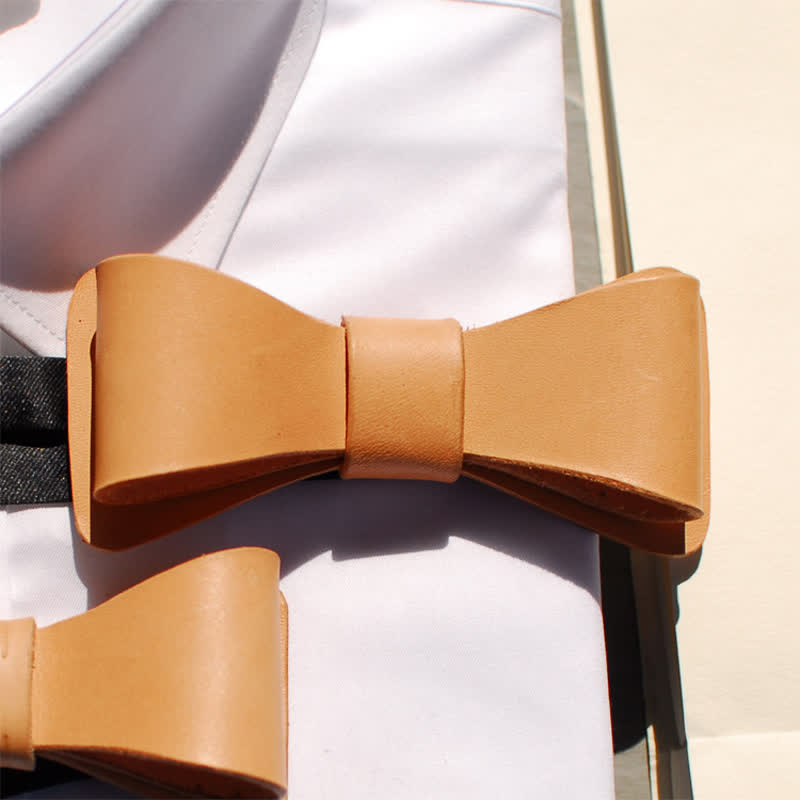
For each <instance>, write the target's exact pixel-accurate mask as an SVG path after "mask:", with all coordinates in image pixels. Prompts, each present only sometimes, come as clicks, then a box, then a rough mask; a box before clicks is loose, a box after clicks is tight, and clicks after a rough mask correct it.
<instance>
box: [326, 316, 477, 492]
mask: <svg viewBox="0 0 800 800" xmlns="http://www.w3.org/2000/svg"><path fill="white" fill-rule="evenodd" d="M344 328H345V339H346V343H347V439H346V445H345V453H344V461H343V464H342V467H341V469H340V474H341V476H342V477H343V478H394V479H406V480H430V481H440V482H443V483H452V482H453V481H455V480H457V479H458V477H459V475H460V474H461V464H462V461H463V458H464V346H463V342H462V335H461V326H460V325H459V324H458V322H456V320H454V319H443V320H412V319H381V318H372V317H345V318H344Z"/></svg>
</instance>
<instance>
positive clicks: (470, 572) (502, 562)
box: [0, 0, 613, 800]
mask: <svg viewBox="0 0 800 800" xmlns="http://www.w3.org/2000/svg"><path fill="white" fill-rule="evenodd" d="M255 2H257V3H260V2H261V0H255ZM550 11H551V12H556V11H557V8H555V7H553V8H550ZM561 80H562V79H561V63H560V23H559V19H558V17H557V14H556V15H555V16H554V14H553V13H548V14H543V13H540V12H538V11H536V10H532V9H529V8H520V7H516V6H515V5H514V4H510V5H504V4H497V3H491V4H482V3H473V2H470V3H463V2H455V1H451V0H381V2H374V1H372V2H370V1H369V0H329V3H328V9H327V15H326V19H325V24H324V27H323V33H322V37H321V39H320V44H319V47H318V49H317V52H316V54H315V56H314V59H313V61H312V64H311V67H310V69H309V72H308V74H307V76H306V79H305V81H304V83H303V85H302V87H301V89H300V92H299V95H298V97H297V100H296V102H295V104H294V106H293V107H292V109H291V111H290V113H289V116H288V119H287V120H286V123H285V126H284V128H283V130H282V132H281V134H280V136H279V137H278V139H277V142H276V144H275V147H274V149H273V151H272V153H271V155H270V158H269V160H268V162H267V165H266V167H265V169H264V171H263V173H262V174H261V177H260V178H259V180H258V182H257V184H256V186H255V189H254V192H253V194H252V196H251V197H250V199H249V201H248V204H247V206H246V209H245V212H244V215H243V216H242V218H241V220H240V222H239V225H238V227H237V229H236V231H235V233H234V235H233V237H232V239H231V242H230V245H229V247H228V249H227V252H226V253H225V255H224V258H223V259H222V262H221V264H220V268H221V269H223V270H224V271H226V272H229V273H231V274H234V275H236V276H237V277H240V278H243V279H245V280H247V281H249V282H251V283H254V284H255V285H257V286H260V287H261V288H264V289H265V290H267V291H270V292H271V293H273V294H275V295H276V296H278V297H279V298H281V299H282V300H284V301H286V302H289V303H292V304H294V305H296V306H297V307H299V308H301V309H302V310H303V311H306V312H308V313H311V314H315V315H318V316H320V317H323V318H325V319H328V320H331V321H338V318H339V316H340V315H341V314H342V313H356V314H365V313H366V314H369V313H373V314H377V313H380V314H387V315H388V314H396V315H403V316H442V315H447V316H450V315H453V316H456V317H458V318H459V319H460V320H461V322H462V323H463V324H465V325H474V324H482V323H486V322H491V321H494V320H497V319H501V318H505V317H508V316H511V315H513V314H516V313H520V312H522V311H526V310H528V309H530V308H532V307H534V306H536V305H539V304H542V303H545V302H549V301H552V300H556V299H559V298H562V297H565V296H567V295H568V294H570V293H571V291H572V269H571V259H570V250H569V231H568V226H567V213H566V196H565V192H566V187H565V153H564V147H565V145H564V142H565V137H564V130H563V124H564V123H563V89H562V86H561ZM87 135H88V133H87ZM201 213H202V212H201ZM170 252H172V253H173V254H178V253H179V252H180V249H172V250H170ZM183 255H187V253H186V252H184V253H183ZM210 263H211V265H213V262H210ZM0 319H2V321H3V323H4V325H5V324H7V323H8V321H9V320H11V319H12V318H11V317H9V316H3V317H2V318H0ZM11 332H12V333H14V332H15V329H13V327H12V330H11ZM220 335H221V336H223V335H224V331H221V332H220ZM4 524H5V531H4V532H3V534H2V535H1V536H0V580H2V581H4V584H5V593H3V585H2V584H0V602H5V604H6V608H5V609H3V608H0V613H6V614H7V615H10V616H22V615H26V614H32V615H34V616H36V617H37V619H38V621H39V622H40V623H42V624H43V623H47V622H50V621H53V620H56V619H59V618H62V617H64V616H68V615H70V614H74V613H77V612H79V611H81V610H83V609H84V608H85V607H86V606H87V605H90V604H93V603H97V602H99V601H101V600H103V599H105V598H106V597H109V596H111V595H112V594H114V593H116V592H118V591H119V590H121V589H123V588H125V587H127V586H129V585H131V584H133V583H135V582H136V581H138V580H141V579H142V578H144V577H146V576H147V575H149V574H152V573H153V572H154V571H156V570H159V569H162V568H164V567H166V566H168V565H171V564H175V563H178V562H180V561H183V560H185V559H186V558H188V557H190V556H191V555H194V554H197V553H201V552H206V551H208V550H212V549H218V548H221V547H226V546H231V545H234V544H244V543H250V544H261V545H264V546H267V547H272V548H274V549H276V550H277V551H278V552H279V553H280V555H281V559H282V568H283V580H282V588H283V591H284V593H285V594H286V597H287V600H288V602H289V607H290V719H291V733H290V781H291V796H292V797H293V798H295V799H296V800H304V799H305V798H308V800H312V799H313V800H317V799H318V798H328V797H330V798H341V797H348V798H355V799H358V798H375V797H380V798H387V799H388V800H392V799H393V798H398V799H399V798H404V799H405V798H407V797H410V796H420V797H430V798H436V800H439V799H440V798H441V799H445V798H463V797H465V796H468V795H471V794H473V793H476V792H481V793H483V792H491V793H492V794H493V795H494V796H498V797H508V798H522V797H534V796H539V797H548V798H560V797H564V798H581V799H582V798H586V797H592V798H610V797H611V796H612V795H613V785H612V781H613V779H612V770H611V743H610V726H609V713H608V700H607V687H606V676H605V657H604V650H603V629H602V619H601V615H600V608H599V579H598V570H597V539H596V537H595V536H594V535H591V534H588V533H587V532H585V531H583V530H581V529H578V528H576V527H575V526H572V525H569V524H567V523H564V522H562V521H559V520H555V519H553V518H552V517H550V516H548V515H546V514H544V513H542V512H539V511H537V510H536V509H533V508H531V507H529V506H527V505H525V504H523V503H520V502H517V501H515V500H513V499H510V498H508V497H505V496H503V495H501V494H500V493H498V492H494V491H492V490H490V489H487V488H485V487H481V486H479V485H477V484H475V483H473V482H470V481H467V480H462V481H459V482H458V483H457V484H454V485H452V486H445V485H438V484H424V483H421V484H418V483H400V482H396V483H394V482H393V483H388V482H387V483H384V482H372V481H363V482H360V481H355V482H340V481H322V482H307V483H303V484H298V485H295V486H291V487H288V488H286V489H282V490H280V491H277V492H275V493H272V494H271V495H267V496H265V497H262V498H259V499H257V500H255V501H253V502H251V503H248V504H246V505H245V506H242V507H240V508H238V509H234V510H232V511H229V512H226V513H225V514H222V515H220V516H218V517H216V518H215V519H212V520H209V521H207V522H205V523H202V524H199V525H196V526H193V527H192V528H190V529H187V530H184V531H181V532H178V533H177V534H174V535H171V536H169V537H166V538H164V539H162V540H160V541H157V542H153V543H150V544H147V545H144V546H142V547H140V548H137V549H135V550H133V551H129V552H125V553H103V552H100V551H97V550H93V549H92V548H89V547H87V546H85V545H84V544H82V543H81V542H80V540H79V538H78V537H77V535H76V534H75V533H74V532H73V531H72V529H71V525H70V514H69V509H66V508H60V507H53V508H44V509H43V508H37V509H16V510H12V511H9V512H8V513H7V514H5V515H4Z"/></svg>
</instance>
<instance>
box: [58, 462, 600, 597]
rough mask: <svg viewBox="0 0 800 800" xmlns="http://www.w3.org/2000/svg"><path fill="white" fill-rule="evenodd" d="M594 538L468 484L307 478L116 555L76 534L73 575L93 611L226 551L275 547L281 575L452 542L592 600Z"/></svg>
mask: <svg viewBox="0 0 800 800" xmlns="http://www.w3.org/2000/svg"><path fill="white" fill-rule="evenodd" d="M543 534H546V535H543ZM592 535H593V534H590V533H588V532H587V531H585V530H583V529H581V528H578V527H576V526H574V525H572V524H570V523H568V522H566V521H563V520H560V519H558V518H556V517H553V516H551V515H550V514H547V513H546V512H544V511H541V510H540V509H537V508H534V507H532V506H529V505H528V504H526V503H523V502H522V501H520V500H517V499H515V498H513V497H509V496H507V495H504V494H502V493H501V492H498V491H496V490H493V489H490V488H488V487H486V486H483V485H481V484H478V483H476V482H474V481H471V480H468V479H464V478H462V479H461V480H459V481H458V482H457V483H455V484H452V485H445V484H435V483H424V482H411V481H409V482H401V481H369V480H362V481H338V480H333V481H306V482H304V483H299V484H294V485H293V486H289V487H286V488H284V489H279V490H277V491H275V492H272V493H270V494H268V495H264V496H262V497H259V498H256V499H254V500H251V501H250V502H248V503H245V504H244V505H241V506H239V507H238V508H234V509H231V510H229V511H226V512H224V513H223V514H220V515H218V516H216V517H214V518H212V519H210V520H206V521H205V522H202V523H199V524H196V525H193V526H191V527H190V528H186V529H185V530H182V531H178V532H176V533H174V534H171V535H169V536H166V537H164V538H162V539H160V540H158V541H155V542H149V543H148V544H145V545H141V546H140V547H137V548H133V549H132V550H128V551H124V552H119V553H111V552H104V551H100V550H97V549H95V548H92V547H90V546H88V545H86V544H85V543H84V542H83V541H82V540H81V539H80V536H79V535H78V534H77V532H76V531H74V530H73V537H74V539H75V542H74V544H75V546H74V555H75V562H76V569H77V572H78V575H79V577H80V578H81V580H82V581H83V582H84V584H85V585H86V586H87V589H88V592H89V602H90V605H92V606H94V605H96V604H98V603H100V602H103V601H104V600H106V599H108V598H110V597H112V596H113V595H115V594H117V593H119V592H120V591H123V590H124V589H126V588H128V587H130V586H132V585H134V584H135V583H138V582H140V581H142V580H144V579H145V578H147V577H149V576H150V575H152V574H154V573H156V572H159V571H161V570H164V569H167V568H169V567H171V566H175V565H176V564H179V563H181V562H184V561H187V560H188V559H190V558H194V557H196V556H199V555H202V554H204V553H208V552H213V551H218V550H224V549H227V548H230V547H239V546H259V547H266V548H269V549H271V550H275V551H276V552H277V553H278V555H279V556H280V558H281V574H282V576H284V577H285V576H286V575H289V574H290V573H292V572H293V571H294V570H296V569H298V568H300V567H301V566H302V565H303V564H305V563H307V562H309V561H311V560H312V559H314V558H316V557H317V556H319V555H321V554H324V553H327V552H331V553H332V555H333V558H334V560H345V559H353V558H364V557H370V556H388V555H392V554H397V553H408V552H418V551H425V550H438V549H442V548H445V547H447V545H448V542H449V539H450V537H451V536H455V537H460V538H463V539H465V540H469V541H472V542H475V543H477V544H480V545H482V546H484V547H487V548H491V549H493V550H496V551H499V552H502V553H504V554H506V555H509V556H511V557H513V558H516V559H519V560H522V561H525V562H528V563H530V564H533V565H536V566H537V567H539V568H541V569H543V570H546V571H548V572H550V573H552V574H555V575H558V576H560V577H561V578H563V579H565V580H568V581H570V582H571V583H573V584H575V585H576V586H577V587H579V588H581V589H583V590H585V591H587V592H588V593H589V594H591V595H592V596H593V597H594V598H595V600H597V599H598V598H599V576H598V574H597V569H596V562H593V561H592V560H591V559H585V558H575V557H574V556H575V552H576V551H579V552H585V547H586V538H585V537H587V536H592Z"/></svg>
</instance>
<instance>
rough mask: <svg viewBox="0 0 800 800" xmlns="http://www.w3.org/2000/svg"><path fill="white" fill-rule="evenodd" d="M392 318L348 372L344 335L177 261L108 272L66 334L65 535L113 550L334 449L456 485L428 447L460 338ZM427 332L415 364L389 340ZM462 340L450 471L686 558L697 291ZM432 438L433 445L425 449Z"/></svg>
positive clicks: (561, 313)
mask: <svg viewBox="0 0 800 800" xmlns="http://www.w3.org/2000/svg"><path fill="white" fill-rule="evenodd" d="M95 275H96V278H95ZM95 281H96V285H95ZM95 309H96V311H95ZM95 314H96V319H94V315H95ZM351 324H352V323H351ZM358 324H361V323H358ZM396 324H397V323H391V324H389V323H387V324H386V325H383V326H380V325H378V327H377V328H375V326H374V325H371V330H370V333H369V334H368V338H367V339H364V341H365V342H371V344H368V345H364V346H359V347H358V353H357V356H355V355H353V354H351V356H350V359H351V362H352V366H353V368H354V374H353V376H352V377H351V378H348V376H347V375H346V369H345V350H346V346H345V337H344V331H343V329H342V328H341V327H336V326H333V325H328V324H326V323H323V322H320V321H318V320H314V319H312V318H310V317H308V316H306V315H304V314H302V313H300V312H298V311H295V310H293V309H291V308H289V307H288V306H286V305H284V304H283V303H280V302H279V301H277V300H275V299H274V298H271V297H269V296H268V295H266V294H264V293H262V292H260V291H258V290H256V289H254V288H252V287H250V286H247V285H246V284H243V283H240V282H239V281H237V280H235V279H232V278H230V277H228V276H225V275H223V274H220V273H217V272H214V271H211V270H207V269H203V268H201V267H197V266H195V265H192V264H188V263H184V262H178V261H173V260H171V259H166V258H162V257H159V256H151V255H128V256H117V257H115V258H113V259H109V260H107V261H104V262H103V263H102V264H100V265H99V266H98V267H97V268H96V270H94V271H93V272H90V273H88V274H87V275H86V276H84V278H83V279H82V280H81V282H80V283H79V285H78V287H77V288H76V292H75V296H74V298H73V304H72V307H71V311H70V320H69V326H68V380H69V406H70V409H69V415H70V420H69V424H70V454H71V464H72V466H71V468H72V480H73V497H74V503H75V515H76V524H77V527H78V529H79V531H80V532H81V534H82V535H83V536H84V538H86V539H87V540H88V541H90V542H91V543H92V544H95V545H97V546H100V547H108V548H119V547H127V546H130V545H132V544H136V543H138V542H139V541H141V540H143V539H144V538H153V537H155V536H158V535H161V534H163V533H167V532H169V531H171V530H175V529H177V528H180V527H182V526H183V525H186V524H188V523H189V522H192V521H196V520H199V519H202V518H204V517H208V516H210V515H212V514H214V513H216V512H218V511H221V510H223V509H224V508H227V507H229V506H231V505H234V504H236V503H239V502H242V501H244V500H246V499H248V498H249V497H253V496H255V495H257V494H260V493H262V492H264V491H269V490H271V489H273V488H276V487H278V486H281V485H285V484H287V483H290V482H292V481H295V480H299V479H302V478H304V477H307V476H309V475H312V474H315V473H319V472H323V471H326V470H329V469H334V468H341V467H342V462H343V459H344V458H345V444H346V443H348V446H349V447H350V449H351V455H350V456H349V457H348V458H349V459H350V460H353V455H352V454H353V453H359V455H358V457H357V459H356V460H357V461H358V462H359V463H358V469H359V470H362V474H365V473H364V472H363V471H364V470H365V471H366V472H367V473H368V474H371V475H376V474H381V475H383V476H384V477H414V476H415V475H414V472H415V470H419V469H423V467H420V465H426V464H432V465H437V466H435V472H433V473H430V475H429V477H431V478H433V479H445V478H446V479H447V480H450V479H451V472H450V469H449V467H448V468H447V469H446V470H444V469H443V470H442V471H441V473H439V469H440V467H441V466H442V465H444V464H445V463H447V464H449V463H451V462H454V461H455V460H456V459H455V456H454V454H453V450H452V448H451V446H450V445H449V444H448V445H446V446H445V445H444V444H443V442H445V441H450V440H451V438H452V431H453V430H454V429H455V428H457V425H454V424H453V421H452V418H451V416H450V414H449V411H444V409H446V408H448V403H450V402H451V400H452V398H453V397H454V396H455V395H456V394H457V392H456V391H455V390H454V387H455V386H456V382H457V381H456V378H455V377H454V376H455V371H454V364H455V363H456V361H457V358H456V356H455V355H454V350H453V345H452V343H453V342H454V341H455V338H454V336H453V334H454V330H453V328H452V327H445V326H452V324H453V323H452V321H449V322H448V321H444V322H442V321H438V322H435V323H429V322H425V323H419V322H404V323H403V324H402V325H400V326H399V327H398V328H397V330H398V331H400V330H403V331H404V332H405V333H403V334H402V335H401V334H400V333H399V332H398V333H397V334H392V335H395V341H394V344H393V343H392V341H391V339H392V335H389V332H390V331H391V330H392V327H393V325H396ZM428 326H431V327H430V328H428ZM95 327H96V336H95V340H94V346H93V347H92V333H93V328H95ZM425 329H428V332H429V333H430V334H431V335H433V332H434V331H437V332H439V333H442V332H444V331H446V330H447V331H449V332H448V333H447V335H445V336H444V337H443V338H442V340H441V341H439V342H438V343H437V344H435V345H432V344H430V345H425V344H422V343H421V338H422V337H420V338H419V339H417V342H418V344H417V345H416V347H418V348H420V349H419V352H418V353H414V352H413V347H409V346H408V344H403V341H404V339H405V337H406V333H408V332H410V331H423V330H425ZM219 331H224V332H225V335H224V336H220V335H219ZM376 331H377V332H376ZM439 333H437V334H436V335H437V336H438V335H439ZM384 334H386V337H385V338H382V337H384ZM462 339H463V354H464V399H463V402H464V419H463V464H462V467H461V471H462V473H463V474H465V475H468V476H470V477H472V478H475V479H477V480H481V481H483V482H486V483H489V484H491V485H494V486H496V487H498V488H499V489H502V490H503V491H506V492H508V493H510V494H514V495H516V496H518V497H521V498H522V499H525V500H527V501H528V502H532V503H536V504H537V505H540V506H542V507H543V508H546V509H548V510H550V511H553V512H555V513H557V514H560V515H561V516H564V517H566V518H567V519H570V520H572V521H574V522H577V523H578V524H581V525H584V526H586V527H588V528H591V529H592V530H596V531H598V532H599V533H602V534H604V535H607V536H609V537H612V538H615V539H618V540H620V541H623V542H625V543H627V544H631V545H633V546H635V547H640V548H644V549H647V550H651V551H653V552H659V553H665V554H669V555H681V554H684V553H686V552H690V551H691V550H693V549H696V548H697V547H699V546H700V544H701V543H702V539H703V536H704V535H705V530H706V527H707V510H708V449H707V425H708V421H707V364H706V340H705V327H704V321H703V308H702V301H701V300H700V295H699V287H698V284H697V281H695V280H694V279H693V278H691V277H689V276H687V275H684V274H682V273H680V272H677V271H676V270H672V269H667V268H661V269H655V270H645V271H643V272H637V273H635V274H634V275H631V276H627V277H626V278H623V279H621V280H619V281H615V282H614V283H612V284H608V285H606V286H603V287H599V288H597V289H593V290H591V291H589V292H585V293H584V294H581V295H578V296H577V297H574V298H571V299H569V300H565V301H563V302H561V303H556V304H554V305H551V306H547V307H545V308H542V309H538V310H536V311H532V312H530V313H528V314H524V315H522V316H520V317H515V318H514V319H510V320H506V321H504V322H500V323H497V324H495V325H489V326H486V327H484V328H477V329H473V330H467V331H465V332H464V333H463V337H462ZM352 341H353V340H352V339H351V347H352ZM407 341H408V342H411V341H413V337H412V338H409V339H407ZM448 342H450V344H447V343H448ZM423 348H424V349H423ZM448 348H450V349H449V350H448ZM447 353H450V355H446V354H447ZM439 369H441V375H437V374H436V373H437V371H438V370H439ZM406 370H410V372H409V374H413V378H411V379H410V381H411V383H410V384H409V382H407V381H405V380H404V378H403V375H404V373H405V371H406ZM348 380H349V386H350V390H352V389H353V388H355V389H356V392H355V394H354V396H353V397H350V398H347V397H346V394H347V392H348V388H347V387H348ZM359 387H364V389H365V391H364V392H363V393H362V394H359V391H360V390H359ZM448 387H449V388H448ZM391 392H395V393H396V397H395V399H394V401H393V400H392V398H391V397H390V396H389V395H390V393H391ZM412 398H413V399H412ZM347 404H349V406H348V407H347V408H348V410H347V411H346V405H347ZM421 406H424V408H423V409H422V410H420V407H421ZM402 408H405V410H404V411H402V412H401V411H400V410H399V409H402ZM361 409H364V410H365V411H364V413H366V415H367V417H366V419H362V417H361ZM414 416H416V417H418V418H419V419H418V420H414V418H413V417H414ZM426 417H427V419H425V418H426ZM439 425H442V426H443V429H444V430H445V433H444V434H442V435H440V434H439V433H438V432H437V433H436V434H435V435H434V434H431V432H430V430H431V428H430V427H428V426H432V427H433V428H436V427H437V426H439ZM381 426H384V430H381ZM376 442H377V444H376ZM386 442H391V445H390V446H389V447H388V449H386V447H387V446H386ZM354 443H355V444H354ZM386 453H392V455H390V456H389V457H386ZM445 453H446V454H447V455H443V454H445ZM376 456H377V458H376ZM370 458H372V463H371V464H369V463H367V462H369V461H370ZM425 468H427V467H425ZM350 469H351V467H350V465H348V467H347V468H346V469H345V472H346V473H347V472H348V471H349V470H350ZM409 473H412V474H411V475H410V474H409ZM350 474H351V475H352V474H353V473H352V472H350ZM418 474H419V473H417V475H418ZM687 524H688V527H687Z"/></svg>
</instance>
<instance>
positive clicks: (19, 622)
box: [0, 619, 36, 770]
mask: <svg viewBox="0 0 800 800" xmlns="http://www.w3.org/2000/svg"><path fill="white" fill-rule="evenodd" d="M35 637H36V624H35V622H34V621H33V620H32V619H15V620H11V621H10V622H3V621H2V620H0V767H12V768H13V769H27V770H31V769H33V767H34V763H35V761H34V754H33V737H32V721H31V685H32V681H33V651H34V641H35Z"/></svg>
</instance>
